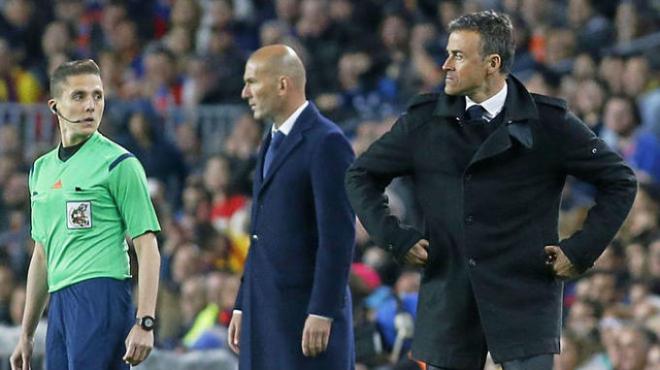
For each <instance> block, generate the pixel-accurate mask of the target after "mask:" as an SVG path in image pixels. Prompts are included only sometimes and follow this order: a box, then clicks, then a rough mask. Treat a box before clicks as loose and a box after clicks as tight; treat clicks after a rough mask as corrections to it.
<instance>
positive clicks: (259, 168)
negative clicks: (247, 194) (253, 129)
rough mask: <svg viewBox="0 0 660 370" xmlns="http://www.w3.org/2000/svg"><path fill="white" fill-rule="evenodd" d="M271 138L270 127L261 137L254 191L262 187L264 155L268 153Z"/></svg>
mask: <svg viewBox="0 0 660 370" xmlns="http://www.w3.org/2000/svg"><path fill="white" fill-rule="evenodd" d="M270 140H271V134H270V129H268V130H267V132H266V134H265V135H264V137H263V139H261V147H260V148H259V154H258V156H257V169H256V171H255V173H254V186H253V188H254V189H253V192H254V191H255V190H259V189H260V188H261V184H262V183H263V181H264V179H263V177H262V176H261V174H262V173H263V170H264V156H265V155H266V148H268V145H270Z"/></svg>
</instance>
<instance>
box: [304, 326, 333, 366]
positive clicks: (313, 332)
mask: <svg viewBox="0 0 660 370" xmlns="http://www.w3.org/2000/svg"><path fill="white" fill-rule="evenodd" d="M331 326H332V321H330V320H328V319H324V318H321V317H316V316H307V320H305V327H304V329H303V335H302V351H303V355H305V356H307V357H315V356H317V355H320V354H321V353H322V352H324V351H325V350H326V348H328V341H329V339H330V327H331Z"/></svg>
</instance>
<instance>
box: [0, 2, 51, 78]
mask: <svg viewBox="0 0 660 370" xmlns="http://www.w3.org/2000/svg"><path fill="white" fill-rule="evenodd" d="M1 6H2V13H0V35H1V36H2V37H3V38H5V39H6V41H7V42H8V45H6V46H4V47H6V48H8V49H12V50H13V55H12V59H13V61H14V62H15V63H17V64H22V65H23V66H25V67H29V66H32V65H34V64H36V63H38V62H39V61H40V60H41V58H42V53H41V42H40V41H41V37H42V33H43V27H44V24H43V21H44V18H43V15H45V14H41V15H40V14H39V9H36V7H35V4H34V1H31V0H8V1H3V2H2V4H1ZM5 58H6V56H4V55H0V59H5ZM4 73H5V72H3V74H4Z"/></svg>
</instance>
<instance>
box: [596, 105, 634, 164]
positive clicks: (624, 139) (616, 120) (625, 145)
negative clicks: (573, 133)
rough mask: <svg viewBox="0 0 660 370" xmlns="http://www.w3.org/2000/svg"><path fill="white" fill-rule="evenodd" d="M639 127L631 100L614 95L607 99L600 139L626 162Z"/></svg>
mask: <svg viewBox="0 0 660 370" xmlns="http://www.w3.org/2000/svg"><path fill="white" fill-rule="evenodd" d="M639 125H640V117H639V111H638V110H637V105H636V104H635V102H634V101H633V100H631V99H628V98H627V97H625V96H616V95H615V96H611V97H609V98H608V99H607V102H606V103H605V108H604V112H603V129H602V131H601V132H600V137H601V138H602V139H603V140H604V141H605V142H606V143H607V144H608V145H609V146H610V147H612V148H613V149H614V150H616V151H617V152H619V153H620V154H621V156H623V158H624V159H626V160H628V161H630V159H631V158H632V156H633V153H634V151H635V141H636V134H637V128H638V127H639Z"/></svg>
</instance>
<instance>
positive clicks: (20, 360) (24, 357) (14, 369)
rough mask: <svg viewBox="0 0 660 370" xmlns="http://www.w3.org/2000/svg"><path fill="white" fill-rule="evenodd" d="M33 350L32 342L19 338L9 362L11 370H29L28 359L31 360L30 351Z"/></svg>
mask: <svg viewBox="0 0 660 370" xmlns="http://www.w3.org/2000/svg"><path fill="white" fill-rule="evenodd" d="M33 349H34V340H33V339H31V338H27V337H23V336H21V339H20V340H19V341H18V344H17V345H16V348H15V349H14V353H12V355H11V357H10V359H9V361H10V363H11V370H30V359H32V350H33Z"/></svg>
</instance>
